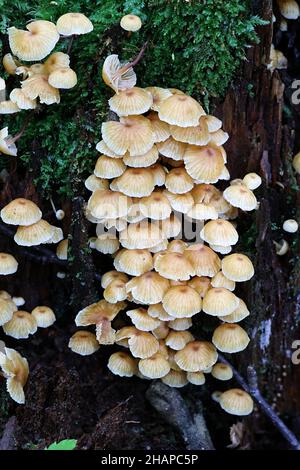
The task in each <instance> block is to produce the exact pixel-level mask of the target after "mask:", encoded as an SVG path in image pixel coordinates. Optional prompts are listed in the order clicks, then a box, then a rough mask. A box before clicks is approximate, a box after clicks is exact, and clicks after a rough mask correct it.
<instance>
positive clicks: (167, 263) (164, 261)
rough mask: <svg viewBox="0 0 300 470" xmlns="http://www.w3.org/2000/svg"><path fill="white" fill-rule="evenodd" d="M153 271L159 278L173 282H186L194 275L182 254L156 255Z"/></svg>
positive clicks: (190, 265)
mask: <svg viewBox="0 0 300 470" xmlns="http://www.w3.org/2000/svg"><path fill="white" fill-rule="evenodd" d="M154 269H155V270H156V271H157V272H158V273H159V274H160V275H161V276H163V277H165V278H167V279H172V280H174V281H188V280H189V279H190V277H191V276H193V275H194V268H193V266H192V264H191V263H190V261H189V260H188V259H187V258H186V257H185V256H184V255H183V254H182V253H175V252H165V253H162V254H161V255H158V256H157V257H156V259H155V262H154Z"/></svg>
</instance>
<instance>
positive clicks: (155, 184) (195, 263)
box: [69, 55, 261, 415]
mask: <svg viewBox="0 0 300 470" xmlns="http://www.w3.org/2000/svg"><path fill="white" fill-rule="evenodd" d="M102 76H103V79H104V81H105V83H106V84H107V85H109V86H110V87H111V88H112V89H113V90H114V91H115V92H116V93H115V95H114V96H113V97H112V98H111V99H110V100H109V107H110V110H111V111H112V112H113V113H114V114H113V116H115V119H114V120H110V121H108V122H105V123H103V124H102V139H103V140H101V141H100V142H99V143H98V144H97V150H98V151H99V152H100V153H101V155H100V156H99V158H98V160H97V162H96V165H95V169H94V173H93V174H92V175H90V176H89V177H88V178H87V180H86V182H85V185H86V187H87V188H88V189H89V190H90V191H91V192H92V195H91V197H90V199H89V201H88V203H87V206H86V216H87V218H88V220H89V221H90V222H92V223H95V224H97V227H96V234H97V237H93V238H91V239H90V246H91V248H94V249H95V250H97V251H99V252H101V253H104V254H111V255H112V256H113V258H114V267H115V270H113V271H109V272H107V273H105V274H104V275H103V276H102V281H101V285H102V288H103V289H104V292H103V297H104V298H103V299H102V300H100V301H99V302H97V303H94V304H92V305H88V306H87V307H86V308H84V309H83V310H81V311H80V312H79V313H78V314H77V316H76V319H75V323H76V325H77V326H79V327H86V326H89V325H95V333H92V332H91V331H88V330H84V329H81V330H78V331H77V332H76V333H75V334H74V335H73V336H72V337H71V339H70V343H69V346H70V348H71V349H72V350H73V351H74V352H76V353H78V354H81V355H89V354H92V353H93V352H95V351H96V350H98V349H99V347H100V345H112V344H117V345H119V346H122V347H123V348H125V349H122V350H121V351H118V352H114V353H113V354H112V355H111V356H110V358H109V361H108V368H109V369H110V371H111V372H112V373H114V374H116V375H119V376H122V377H131V376H134V375H137V376H139V377H141V378H146V379H161V380H162V381H163V382H164V383H165V384H167V385H169V386H170V387H183V386H184V385H186V384H188V383H192V384H194V385H202V384H204V382H205V377H206V375H207V374H210V373H211V374H212V376H213V377H214V378H216V379H219V380H222V381H225V380H230V379H231V378H232V376H233V373H232V369H231V367H230V366H228V365H227V364H225V363H222V362H218V351H222V352H225V353H237V352H239V351H242V350H244V349H245V348H246V347H247V345H248V343H249V341H250V339H249V337H248V335H247V332H246V331H245V330H244V329H243V328H242V327H241V326H240V325H239V322H240V321H242V320H243V319H244V318H245V317H247V316H248V315H249V311H248V308H247V306H246V304H245V303H244V302H243V300H242V299H240V298H239V297H237V296H236V295H235V294H234V292H233V291H234V289H235V286H236V283H237V282H244V281H247V280H249V279H251V277H252V276H253V275H254V268H253V265H252V262H251V260H250V259H249V258H248V257H247V256H245V255H244V254H241V253H232V248H233V246H234V245H235V244H236V243H237V241H238V233H237V231H236V228H235V223H234V222H231V220H233V219H235V218H236V217H237V216H238V211H239V209H241V210H243V211H252V210H254V209H256V208H257V206H258V203H257V200H256V197H255V195H254V193H253V190H254V189H256V188H257V187H258V186H259V185H260V184H261V178H260V177H259V176H258V175H257V174H255V173H250V174H247V175H246V176H245V177H244V178H243V179H238V180H233V181H231V183H230V185H229V186H228V187H227V188H226V189H225V190H224V191H221V190H220V189H218V188H217V187H216V186H215V183H217V182H218V181H219V180H229V178H230V176H229V172H228V170H227V168H226V152H225V149H224V147H223V144H224V143H225V142H226V141H227V139H228V134H227V133H226V132H224V131H223V130H222V122H221V121H220V120H219V119H217V118H216V117H214V116H211V115H207V114H206V113H205V111H204V109H203V108H202V106H201V105H200V104H199V103H198V102H197V101H196V100H194V99H193V98H192V97H190V96H188V95H186V94H184V93H183V92H182V91H180V90H177V89H162V88H160V87H149V88H145V89H142V88H139V87H137V86H135V85H136V75H135V72H134V70H133V68H132V67H131V65H130V63H129V64H121V63H120V61H119V58H118V56H116V55H112V56H109V57H107V59H106V60H105V62H104V66H103V72H102ZM189 224H190V225H191V224H194V225H195V226H196V242H193V243H189V242H188V240H187V239H186V234H185V232H186V229H185V225H189ZM221 255H224V257H223V259H221ZM121 311H123V312H124V311H125V315H118V314H119V313H120V312H121ZM206 315H210V316H213V317H216V318H218V319H219V320H220V324H219V325H218V326H217V328H216V329H215V330H214V332H213V335H212V338H211V341H208V340H198V339H196V338H195V337H194V336H193V334H192V333H191V332H190V329H191V327H192V326H193V322H194V320H195V318H196V317H197V316H198V317H199V320H200V322H201V321H203V322H205V317H206ZM126 317H127V321H126ZM214 399H216V400H218V401H219V403H220V405H221V407H222V408H223V409H224V410H226V411H227V412H229V413H232V414H236V415H247V414H249V413H251V411H252V409H253V401H252V399H251V397H250V396H249V395H248V394H247V393H246V392H245V391H243V390H240V389H230V390H227V391H226V392H224V393H215V394H214Z"/></svg>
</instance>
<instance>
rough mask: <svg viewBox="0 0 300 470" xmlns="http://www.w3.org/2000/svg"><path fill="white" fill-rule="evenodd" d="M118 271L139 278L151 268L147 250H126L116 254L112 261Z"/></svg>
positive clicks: (150, 258)
mask: <svg viewBox="0 0 300 470" xmlns="http://www.w3.org/2000/svg"><path fill="white" fill-rule="evenodd" d="M114 265H115V267H116V269H118V271H122V272H124V273H126V274H129V275H131V276H140V275H141V274H144V273H146V272H147V271H151V269H152V268H153V259H152V255H151V253H150V252H149V251H148V250H126V249H123V250H121V251H119V252H118V254H117V256H116V257H115V259H114Z"/></svg>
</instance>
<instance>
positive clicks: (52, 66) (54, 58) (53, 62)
mask: <svg viewBox="0 0 300 470" xmlns="http://www.w3.org/2000/svg"><path fill="white" fill-rule="evenodd" d="M69 66H70V56H69V55H68V54H65V53H64V52H54V53H53V54H51V55H50V56H49V57H48V59H47V60H46V61H45V63H44V67H45V71H46V73H48V74H49V75H50V74H51V73H52V72H54V71H55V70H57V69H61V68H65V67H69Z"/></svg>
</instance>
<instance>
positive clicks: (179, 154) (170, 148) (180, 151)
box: [152, 121, 186, 161]
mask: <svg viewBox="0 0 300 470" xmlns="http://www.w3.org/2000/svg"><path fill="white" fill-rule="evenodd" d="M152 122H153V121H152ZM157 146H158V150H159V153H160V154H161V155H163V156H164V157H167V158H171V159H172V160H175V161H181V160H183V156H184V152H185V149H186V144H185V143H182V142H178V141H177V140H175V139H173V137H169V138H168V139H167V140H165V141H164V142H160V143H158V144H157Z"/></svg>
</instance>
